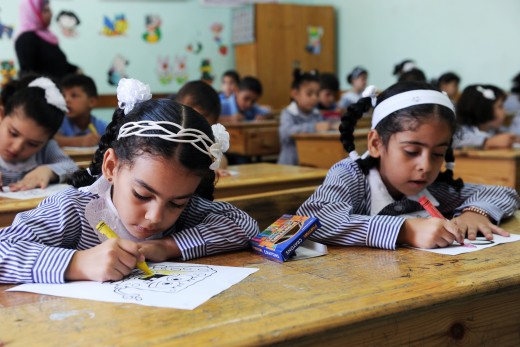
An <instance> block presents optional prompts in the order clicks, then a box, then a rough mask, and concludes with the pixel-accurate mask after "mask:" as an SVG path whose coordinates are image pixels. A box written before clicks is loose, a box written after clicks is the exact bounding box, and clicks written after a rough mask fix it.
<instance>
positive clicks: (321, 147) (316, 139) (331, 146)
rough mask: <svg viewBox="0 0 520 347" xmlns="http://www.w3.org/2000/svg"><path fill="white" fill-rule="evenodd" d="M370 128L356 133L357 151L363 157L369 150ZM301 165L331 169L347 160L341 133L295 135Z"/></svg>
mask: <svg viewBox="0 0 520 347" xmlns="http://www.w3.org/2000/svg"><path fill="white" fill-rule="evenodd" d="M369 132H370V129H368V128H362V129H358V130H356V131H355V132H354V143H355V145H356V151H357V152H358V153H359V154H360V155H361V154H363V153H364V152H365V151H366V150H367V135H368V133H369ZM292 137H293V138H294V140H295V141H296V149H297V151H298V162H299V165H303V166H312V167H317V168H323V169H330V167H331V166H332V165H334V164H335V163H337V162H338V161H340V160H342V159H344V158H346V157H347V156H348V154H347V153H346V152H345V149H344V148H343V145H342V144H341V142H340V140H339V138H340V134H339V132H326V133H312V134H311V133H309V134H295V135H293V136H292Z"/></svg>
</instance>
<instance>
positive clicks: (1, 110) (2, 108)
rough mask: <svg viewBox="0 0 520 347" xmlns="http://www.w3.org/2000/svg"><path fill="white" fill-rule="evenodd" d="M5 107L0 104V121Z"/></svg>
mask: <svg viewBox="0 0 520 347" xmlns="http://www.w3.org/2000/svg"><path fill="white" fill-rule="evenodd" d="M4 116H5V109H4V106H2V105H0V121H1V120H3V119H4Z"/></svg>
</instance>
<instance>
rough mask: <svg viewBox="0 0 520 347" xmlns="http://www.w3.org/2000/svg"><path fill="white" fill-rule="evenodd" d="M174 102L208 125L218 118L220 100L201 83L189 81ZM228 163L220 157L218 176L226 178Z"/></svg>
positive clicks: (215, 121) (215, 93)
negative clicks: (202, 118) (185, 107)
mask: <svg viewBox="0 0 520 347" xmlns="http://www.w3.org/2000/svg"><path fill="white" fill-rule="evenodd" d="M175 101H177V102H178V103H179V104H183V105H186V106H188V107H191V108H192V109H194V110H195V111H197V112H198V113H199V114H200V115H202V116H203V117H204V118H206V120H207V121H208V123H209V124H210V125H213V124H217V122H218V118H219V116H220V99H219V96H218V94H217V92H216V91H215V89H213V87H212V86H210V85H209V84H207V83H205V82H202V81H191V82H188V83H186V84H185V85H184V86H182V88H181V89H180V90H179V92H178V93H177V94H176V96H175ZM227 166H228V161H227V158H226V156H225V155H223V156H222V160H221V161H220V167H219V168H218V169H217V174H218V176H227V175H229V172H227V171H226V170H225V169H226V168H227Z"/></svg>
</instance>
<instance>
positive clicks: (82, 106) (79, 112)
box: [54, 74, 107, 147]
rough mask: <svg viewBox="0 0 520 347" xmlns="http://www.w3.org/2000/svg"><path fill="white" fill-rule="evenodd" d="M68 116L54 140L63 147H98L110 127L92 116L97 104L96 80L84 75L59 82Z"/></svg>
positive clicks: (70, 76) (69, 76) (73, 75)
mask: <svg viewBox="0 0 520 347" xmlns="http://www.w3.org/2000/svg"><path fill="white" fill-rule="evenodd" d="M60 87H61V92H62V93H63V96H64V97H65V101H66V102H67V108H68V110H69V111H68V112H67V114H66V117H65V119H64V120H63V123H62V124H61V127H60V130H58V133H57V134H56V135H55V136H54V139H55V140H56V141H57V142H58V144H59V145H60V146H62V147H63V146H73V147H76V146H77V147H88V146H97V144H98V143H99V139H100V138H101V136H102V135H103V134H104V133H105V129H106V127H107V123H106V122H104V121H102V120H99V119H97V118H96V117H94V116H93V115H92V113H91V112H92V109H93V108H94V107H95V106H96V103H97V97H98V94H97V88H96V84H95V83H94V80H93V79H92V78H90V77H88V76H85V75H76V74H72V75H67V76H65V77H64V78H63V79H62V80H61V82H60Z"/></svg>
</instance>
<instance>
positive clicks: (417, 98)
mask: <svg viewBox="0 0 520 347" xmlns="http://www.w3.org/2000/svg"><path fill="white" fill-rule="evenodd" d="M422 104H436V105H442V106H446V107H447V108H449V109H450V110H451V111H452V112H453V117H455V108H454V107H453V103H452V102H451V100H450V99H449V98H448V96H447V95H446V94H444V93H441V92H438V91H435V90H424V89H417V90H411V91H408V92H404V93H400V94H396V95H394V96H391V97H389V98H388V99H386V100H384V101H383V102H381V103H380V104H379V105H377V106H376V108H375V109H374V114H373V115H372V129H375V127H376V126H377V125H378V124H379V122H381V121H382V120H383V119H384V118H385V117H386V116H388V115H390V114H392V113H394V112H395V111H399V110H402V109H403V108H407V107H410V106H415V105H422Z"/></svg>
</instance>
